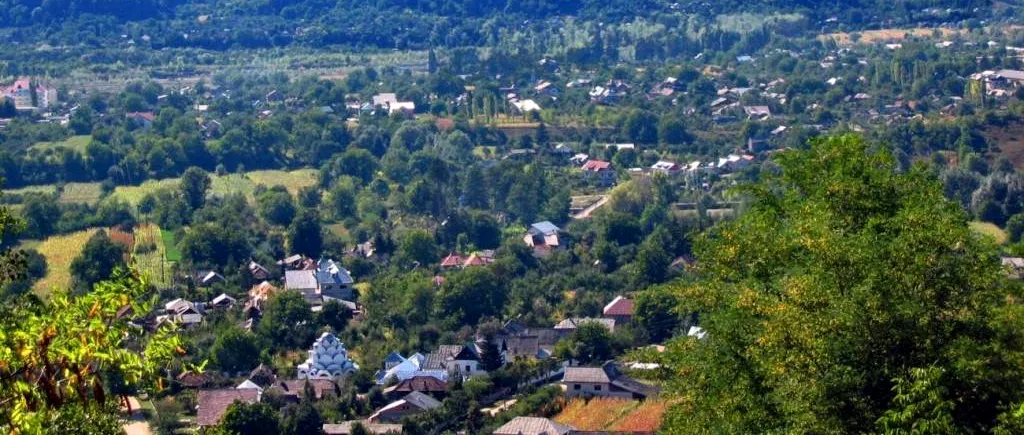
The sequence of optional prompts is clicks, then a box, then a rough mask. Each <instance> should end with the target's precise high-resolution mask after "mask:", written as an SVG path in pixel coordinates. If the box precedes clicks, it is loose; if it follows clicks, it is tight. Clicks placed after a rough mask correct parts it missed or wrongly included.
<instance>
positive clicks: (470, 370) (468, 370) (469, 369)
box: [466, 364, 473, 373]
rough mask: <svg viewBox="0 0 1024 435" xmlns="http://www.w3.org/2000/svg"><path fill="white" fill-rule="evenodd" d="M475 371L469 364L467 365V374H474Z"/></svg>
mask: <svg viewBox="0 0 1024 435" xmlns="http://www.w3.org/2000/svg"><path fill="white" fill-rule="evenodd" d="M472 372H473V369H472V368H470V366H469V364H466V373H472Z"/></svg>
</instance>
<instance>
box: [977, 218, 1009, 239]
mask: <svg viewBox="0 0 1024 435" xmlns="http://www.w3.org/2000/svg"><path fill="white" fill-rule="evenodd" d="M970 225H971V229H972V230H974V232H976V233H978V234H984V235H986V236H989V237H991V238H992V239H993V240H995V241H996V243H998V244H1000V245H1002V244H1005V243H1006V240H1007V239H1008V237H1007V236H1006V232H1005V231H1003V230H1002V229H1001V228H999V226H998V225H995V224H991V223H988V222H980V221H974V222H971V224H970Z"/></svg>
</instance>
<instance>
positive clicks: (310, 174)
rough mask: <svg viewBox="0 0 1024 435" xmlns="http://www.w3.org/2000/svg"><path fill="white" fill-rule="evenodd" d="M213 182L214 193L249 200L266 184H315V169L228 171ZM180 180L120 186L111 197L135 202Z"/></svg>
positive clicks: (294, 187) (292, 189) (296, 187)
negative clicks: (258, 187)
mask: <svg viewBox="0 0 1024 435" xmlns="http://www.w3.org/2000/svg"><path fill="white" fill-rule="evenodd" d="M210 178H212V180H213V183H212V187H211V189H210V190H211V192H212V194H214V195H229V194H235V193H241V194H243V195H245V196H246V197H247V198H249V200H250V201H251V200H253V191H254V190H255V189H256V186H259V185H264V186H267V187H270V186H275V185H281V186H284V187H286V188H288V191H289V192H292V194H295V193H297V192H298V191H299V189H301V188H303V187H306V186H312V185H314V184H316V170H313V169H299V170H296V171H276V170H271V171H251V172H246V173H245V174H244V175H239V174H228V175H225V176H223V177H221V176H217V175H211V177H210ZM178 182H179V179H177V178H166V179H163V180H150V181H146V182H144V183H142V184H141V185H138V186H118V187H117V189H115V190H114V193H113V194H111V197H112V198H118V199H121V200H123V201H127V202H128V203H130V204H132V205H135V204H138V203H139V201H141V200H142V198H143V197H144V196H146V195H147V194H150V193H154V192H156V191H157V190H160V189H161V188H164V187H172V188H173V187H177V186H178Z"/></svg>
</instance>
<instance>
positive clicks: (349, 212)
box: [330, 177, 358, 219]
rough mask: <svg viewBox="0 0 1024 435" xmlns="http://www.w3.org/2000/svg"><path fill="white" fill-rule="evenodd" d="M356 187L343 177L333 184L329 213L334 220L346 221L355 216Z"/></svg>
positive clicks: (347, 178) (350, 180) (349, 179)
mask: <svg viewBox="0 0 1024 435" xmlns="http://www.w3.org/2000/svg"><path fill="white" fill-rule="evenodd" d="M357 210H358V208H357V204H356V187H355V184H354V183H353V182H352V179H351V178H349V177H345V178H342V179H339V180H337V181H335V182H334V186H331V191H330V211H331V213H332V214H333V215H334V218H335V219H348V218H350V217H352V216H355V215H356V211H357Z"/></svg>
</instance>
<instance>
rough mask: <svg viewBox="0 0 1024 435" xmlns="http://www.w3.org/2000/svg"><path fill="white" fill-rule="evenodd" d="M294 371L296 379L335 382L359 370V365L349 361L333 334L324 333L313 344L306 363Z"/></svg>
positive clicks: (343, 346)
mask: <svg viewBox="0 0 1024 435" xmlns="http://www.w3.org/2000/svg"><path fill="white" fill-rule="evenodd" d="M296 370H297V374H296V378H298V379H328V380H336V379H340V378H343V377H345V376H346V375H348V374H349V373H352V372H354V371H356V370H359V365H358V364H356V363H355V362H353V361H352V360H351V359H349V357H348V350H347V349H345V345H344V344H342V342H340V341H338V338H337V337H335V336H334V334H331V333H330V332H325V333H323V334H322V335H320V338H318V339H317V340H316V341H315V342H314V343H313V348H312V349H310V350H309V356H308V357H307V358H306V361H305V362H303V363H301V364H299V365H298V367H297V368H296Z"/></svg>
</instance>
